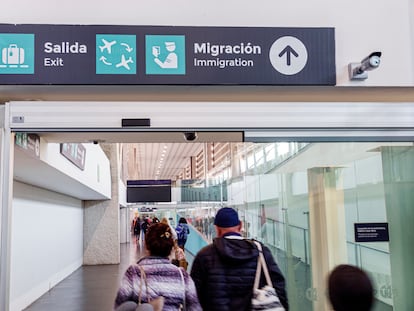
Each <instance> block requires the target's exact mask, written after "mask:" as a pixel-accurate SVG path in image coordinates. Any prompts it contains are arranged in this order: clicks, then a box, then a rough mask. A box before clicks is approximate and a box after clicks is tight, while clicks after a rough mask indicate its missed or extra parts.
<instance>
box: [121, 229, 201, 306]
mask: <svg viewBox="0 0 414 311" xmlns="http://www.w3.org/2000/svg"><path fill="white" fill-rule="evenodd" d="M145 245H146V248H147V250H148V252H149V256H146V257H143V258H141V259H140V260H139V261H138V262H137V264H133V265H131V266H130V267H129V268H128V269H127V271H126V272H125V274H124V276H123V279H122V281H121V285H120V287H119V289H118V293H117V296H116V299H115V306H114V310H115V309H116V308H118V307H119V306H120V305H121V304H123V303H125V302H127V301H133V302H135V303H138V299H139V298H138V295H139V290H140V283H141V269H143V270H144V271H145V276H146V281H147V284H148V289H147V288H146V286H145V284H142V288H141V301H142V302H148V301H149V300H153V299H155V298H157V297H159V296H162V297H164V307H163V311H173V310H174V311H177V310H180V307H181V306H183V305H184V304H185V307H186V310H191V311H201V310H202V309H201V306H200V303H199V301H198V298H197V293H196V289H195V285H194V282H193V280H192V279H191V277H190V276H189V274H188V273H187V272H186V271H185V270H184V269H182V268H178V267H177V266H175V265H173V264H172V263H171V261H170V260H169V258H168V256H169V255H170V253H171V250H172V248H173V246H174V241H173V237H172V233H171V230H170V227H169V226H168V225H166V224H163V223H156V224H152V225H151V226H150V227H149V228H148V231H147V234H146V235H145ZM180 272H181V273H180Z"/></svg>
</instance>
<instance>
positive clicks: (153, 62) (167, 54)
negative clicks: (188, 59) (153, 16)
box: [145, 35, 185, 75]
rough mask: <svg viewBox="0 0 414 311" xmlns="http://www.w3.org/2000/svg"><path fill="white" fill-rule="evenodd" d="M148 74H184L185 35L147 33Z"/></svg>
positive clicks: (146, 63) (146, 60)
mask: <svg viewBox="0 0 414 311" xmlns="http://www.w3.org/2000/svg"><path fill="white" fill-rule="evenodd" d="M145 65H146V74H149V75H150V74H154V75H184V74H185V36H175V35H174V36H172V35H168V36H167V35H146V36H145Z"/></svg>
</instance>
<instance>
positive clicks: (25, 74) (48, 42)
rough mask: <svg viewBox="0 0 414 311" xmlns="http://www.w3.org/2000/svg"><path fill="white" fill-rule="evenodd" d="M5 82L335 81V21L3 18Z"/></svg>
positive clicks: (0, 61) (0, 63) (1, 79)
mask: <svg viewBox="0 0 414 311" xmlns="http://www.w3.org/2000/svg"><path fill="white" fill-rule="evenodd" d="M0 53H1V58H0V84H23V85H24V84H28V85H32V84H52V85H53V84H55V85H167V84H175V85H220V84H226V85H227V84H234V85H335V83H336V72H335V33H334V29H333V28H264V27H248V28H245V27H167V26H111V25H27V24H25V25H12V24H0Z"/></svg>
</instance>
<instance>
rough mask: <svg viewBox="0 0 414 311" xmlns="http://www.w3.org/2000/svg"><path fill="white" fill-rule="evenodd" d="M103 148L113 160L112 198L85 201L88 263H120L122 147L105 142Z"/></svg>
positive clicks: (84, 235)
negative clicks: (119, 148) (119, 193)
mask: <svg viewBox="0 0 414 311" xmlns="http://www.w3.org/2000/svg"><path fill="white" fill-rule="evenodd" d="M101 147H102V150H103V151H104V152H105V154H106V156H107V157H108V159H109V161H110V166H111V180H112V189H111V193H112V198H111V199H110V200H105V201H86V202H85V209H84V225H83V251H84V254H83V264H84V265H100V264H118V263H119V262H120V237H119V199H118V189H119V187H118V183H119V174H120V172H119V165H118V152H117V150H118V148H117V145H116V144H101ZM98 169H99V168H98ZM101 178H103V176H101Z"/></svg>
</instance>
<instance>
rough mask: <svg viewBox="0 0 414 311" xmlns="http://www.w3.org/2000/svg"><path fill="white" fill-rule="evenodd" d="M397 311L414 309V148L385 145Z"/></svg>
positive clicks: (385, 185)
mask: <svg viewBox="0 0 414 311" xmlns="http://www.w3.org/2000/svg"><path fill="white" fill-rule="evenodd" d="M381 155H382V167H383V176H384V190H385V204H386V209H387V219H388V222H389V235H390V262H391V279H392V289H393V290H392V293H393V301H394V310H395V311H404V310H414V295H413V288H414V278H413V276H414V265H413V258H414V244H413V241H414V230H413V224H414V148H413V147H382V148H381Z"/></svg>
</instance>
